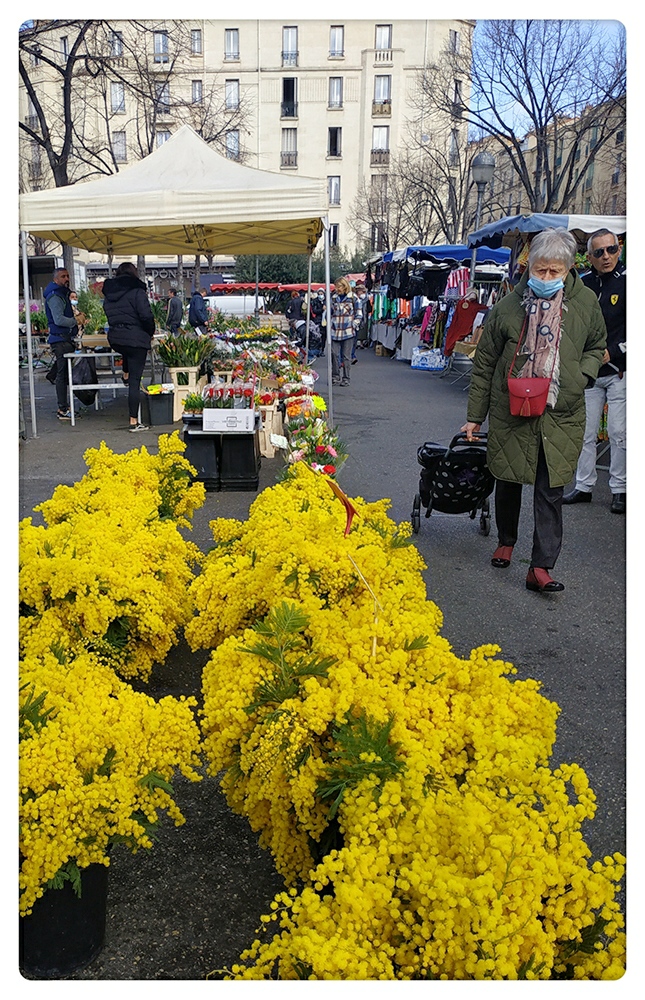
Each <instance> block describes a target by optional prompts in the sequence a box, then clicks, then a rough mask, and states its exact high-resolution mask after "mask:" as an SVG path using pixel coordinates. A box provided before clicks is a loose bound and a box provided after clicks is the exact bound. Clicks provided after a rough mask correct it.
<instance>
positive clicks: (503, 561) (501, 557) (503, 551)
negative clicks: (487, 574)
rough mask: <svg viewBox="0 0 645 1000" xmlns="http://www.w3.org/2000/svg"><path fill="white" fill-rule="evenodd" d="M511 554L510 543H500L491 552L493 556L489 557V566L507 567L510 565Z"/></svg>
mask: <svg viewBox="0 0 645 1000" xmlns="http://www.w3.org/2000/svg"><path fill="white" fill-rule="evenodd" d="M512 555H513V546H512V545H500V546H498V548H496V549H495V551H494V552H493V558H492V559H491V561H490V562H491V566H495V568H496V569H507V568H508V567H509V566H510V565H511V556H512Z"/></svg>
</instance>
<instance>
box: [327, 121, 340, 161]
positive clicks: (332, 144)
mask: <svg viewBox="0 0 645 1000" xmlns="http://www.w3.org/2000/svg"><path fill="white" fill-rule="evenodd" d="M342 131H343V130H342V128H330V129H328V130H327V156H342V146H341V140H342Z"/></svg>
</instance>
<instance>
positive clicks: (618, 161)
mask: <svg viewBox="0 0 645 1000" xmlns="http://www.w3.org/2000/svg"><path fill="white" fill-rule="evenodd" d="M622 162H623V157H622V153H619V154H618V156H617V157H616V166H615V167H614V172H613V174H612V175H611V183H612V184H618V181H619V180H620V168H621V166H622Z"/></svg>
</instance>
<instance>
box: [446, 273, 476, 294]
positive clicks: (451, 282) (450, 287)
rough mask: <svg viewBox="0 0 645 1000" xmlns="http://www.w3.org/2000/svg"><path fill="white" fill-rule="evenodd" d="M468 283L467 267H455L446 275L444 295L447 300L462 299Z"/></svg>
mask: <svg viewBox="0 0 645 1000" xmlns="http://www.w3.org/2000/svg"><path fill="white" fill-rule="evenodd" d="M469 282H470V271H469V269H468V268H467V267H457V268H455V270H454V271H451V272H450V274H449V275H448V281H447V282H446V290H445V293H444V294H445V295H446V297H447V298H459V299H461V298H463V296H464V295H465V294H466V291H467V289H468V285H469Z"/></svg>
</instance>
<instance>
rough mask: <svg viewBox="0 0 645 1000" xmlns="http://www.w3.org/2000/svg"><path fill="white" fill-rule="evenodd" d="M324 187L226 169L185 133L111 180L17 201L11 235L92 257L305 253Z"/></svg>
mask: <svg viewBox="0 0 645 1000" xmlns="http://www.w3.org/2000/svg"><path fill="white" fill-rule="evenodd" d="M326 213H327V194H326V189H325V182H324V181H323V180H318V179H315V178H307V177H293V176H284V175H282V174H278V173H272V172H271V171H269V170H257V169H255V168H254V167H246V166H244V165H243V164H241V163H237V162H235V161H234V160H229V159H227V158H226V157H224V156H221V155H220V154H219V153H217V152H216V151H215V150H214V149H213V148H212V146H209V145H208V143H206V142H204V140H203V139H202V138H200V136H198V135H197V133H196V132H195V131H194V130H193V129H192V128H191V127H190V126H189V125H184V126H182V127H181V128H180V129H178V130H177V132H175V133H174V135H172V136H171V137H170V139H169V140H168V141H167V142H165V143H163V144H162V145H161V146H159V148H158V149H156V150H155V151H154V152H153V153H150V155H149V156H146V157H144V159H142V160H138V161H137V162H136V163H134V164H133V165H132V166H130V167H127V168H126V169H125V170H121V171H120V172H119V173H118V174H110V175H109V176H108V177H103V178H100V179H99V180H92V181H86V182H84V183H81V184H73V185H70V186H68V187H62V188H53V189H51V190H47V191H35V192H32V193H30V194H23V195H21V196H20V228H21V229H22V230H25V231H27V232H29V233H31V234H32V236H39V237H41V238H43V239H49V240H56V241H57V242H60V243H67V244H69V245H70V246H74V247H84V248H85V249H86V250H90V251H94V252H96V253H110V252H111V253H113V254H118V255H132V254H168V253H173V254H175V253H176V254H190V255H194V254H198V253H199V254H219V253H224V252H226V253H231V254H251V253H252V254H263V253H307V252H308V251H310V250H312V249H313V248H314V247H315V246H316V244H317V242H318V240H319V238H320V235H321V233H322V217H323V216H324V215H326Z"/></svg>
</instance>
